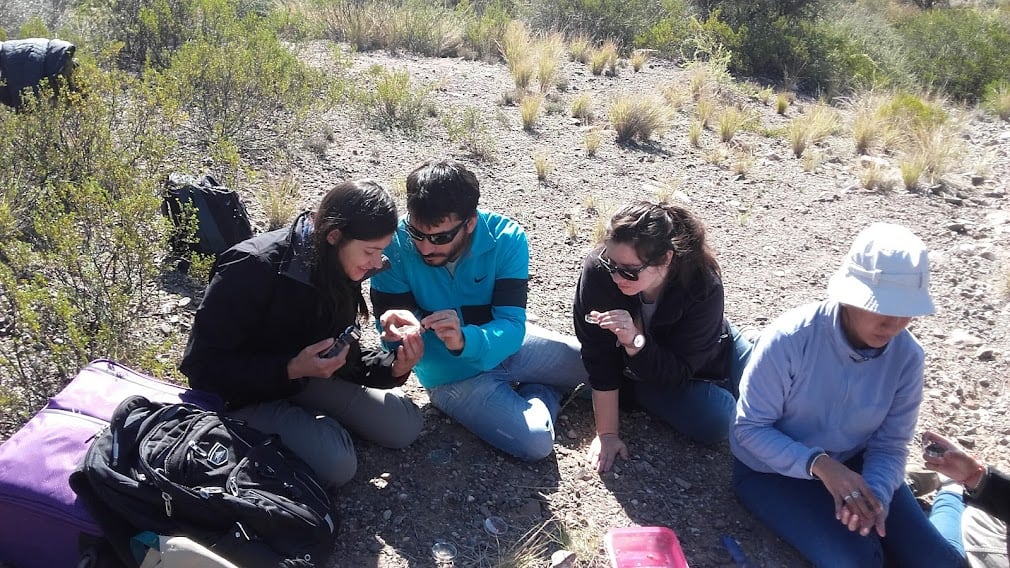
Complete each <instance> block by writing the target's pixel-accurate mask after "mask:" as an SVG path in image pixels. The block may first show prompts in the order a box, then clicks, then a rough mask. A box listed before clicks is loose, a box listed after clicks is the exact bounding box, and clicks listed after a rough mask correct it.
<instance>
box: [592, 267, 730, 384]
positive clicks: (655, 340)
mask: <svg viewBox="0 0 1010 568" xmlns="http://www.w3.org/2000/svg"><path fill="white" fill-rule="evenodd" d="M601 250H602V248H599V249H597V250H594V251H593V252H591V253H590V254H589V255H588V256H587V257H586V259H585V261H584V262H583V265H582V275H581V276H580V277H579V283H578V288H577V289H576V293H575V306H574V310H573V311H574V317H575V333H576V335H578V337H579V341H581V342H582V362H583V364H584V365H585V366H586V371H587V372H588V373H589V383H590V385H591V386H592V387H593V389H595V390H603V391H608V390H614V389H617V388H620V387H622V386H629V381H630V384H631V385H633V383H634V381H649V382H659V383H663V384H666V385H669V386H671V387H677V386H680V385H684V384H685V383H686V382H687V381H688V380H690V379H710V380H723V379H725V378H726V377H727V375H728V374H729V361H730V355H731V350H732V349H733V340H732V337H730V335H729V324H728V323H727V322H726V320H725V318H724V316H723V288H722V281H721V280H719V278H718V277H717V276H716V275H715V274H709V275H708V277H705V278H697V279H695V281H694V283H693V285H692V289H690V290H687V289H684V288H683V287H682V286H681V285H680V283H679V281H677V280H676V279H671V280H670V282H668V283H667V285H666V288H665V289H664V290H663V293H662V294H661V295H660V296H659V299H658V304H657V306H656V312H655V314H653V316H652V320H651V322H650V324H649V328H648V329H647V330H645V336H646V342H645V347H644V348H642V350H641V351H639V352H638V353H637V354H636V355H635V356H634V357H628V355H627V353H626V352H625V350H624V348H623V347H621V346H619V345H618V344H617V341H616V338H615V336H614V334H613V333H611V332H610V331H607V330H605V329H602V328H600V327H599V326H597V325H595V324H591V323H587V322H586V321H585V314H587V313H589V312H591V311H593V310H596V311H599V312H605V311H609V310H615V309H622V310H627V311H628V312H630V313H631V315H632V316H634V317H636V318H639V321H641V302H640V301H639V299H638V297H637V296H626V295H624V294H623V293H621V291H620V289H618V288H617V285H616V284H615V283H614V281H613V279H612V278H611V276H610V273H608V272H607V271H606V269H604V268H603V267H602V266H601V265H600V263H599V262H598V261H597V257H598V256H599V253H600V251H601Z"/></svg>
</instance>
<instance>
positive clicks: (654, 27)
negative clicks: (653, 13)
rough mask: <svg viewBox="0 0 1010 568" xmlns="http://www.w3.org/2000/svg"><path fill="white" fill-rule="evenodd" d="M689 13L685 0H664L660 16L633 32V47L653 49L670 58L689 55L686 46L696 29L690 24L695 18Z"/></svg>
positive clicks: (688, 5)
mask: <svg viewBox="0 0 1010 568" xmlns="http://www.w3.org/2000/svg"><path fill="white" fill-rule="evenodd" d="M691 13H692V11H691V7H690V4H689V3H688V2H686V1H685V0H664V1H663V15H662V17H660V18H659V20H657V21H656V22H654V23H652V24H651V25H649V26H648V27H647V28H645V29H644V31H639V32H637V33H636V34H635V36H634V40H633V41H634V45H635V47H637V48H641V49H655V50H656V51H658V52H659V53H660V54H661V55H663V56H664V57H667V58H670V59H676V58H681V57H689V56H690V55H691V54H690V53H689V51H690V49H688V46H689V45H690V43H691V37H692V36H693V35H694V34H695V32H696V29H697V28H696V27H694V26H693V25H692V23H693V22H694V21H695V20H694V19H693V18H692V16H691Z"/></svg>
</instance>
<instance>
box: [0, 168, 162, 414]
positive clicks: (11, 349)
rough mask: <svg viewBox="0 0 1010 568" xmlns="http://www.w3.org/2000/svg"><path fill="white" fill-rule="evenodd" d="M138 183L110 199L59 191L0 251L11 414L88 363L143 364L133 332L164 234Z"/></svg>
mask: <svg viewBox="0 0 1010 568" xmlns="http://www.w3.org/2000/svg"><path fill="white" fill-rule="evenodd" d="M137 181H138V184H137V185H136V186H135V188H133V190H132V191H131V192H130V193H129V194H119V195H115V194H114V193H113V192H110V191H108V190H106V189H105V188H102V187H101V186H100V185H99V184H98V183H97V182H95V181H93V180H89V181H85V182H84V183H82V184H81V185H60V186H59V187H57V188H54V190H53V192H52V193H51V194H50V199H49V200H47V201H45V202H42V203H39V204H38V205H37V206H36V208H35V209H34V210H33V211H32V214H31V216H30V218H29V222H30V223H31V226H32V232H33V235H32V237H31V238H30V239H9V240H5V241H4V242H3V243H2V244H0V255H2V258H3V262H2V263H0V298H2V299H3V304H2V305H0V310H2V312H3V313H4V314H5V315H6V316H7V321H12V322H13V329H11V330H9V331H10V333H11V336H10V337H9V338H8V339H9V340H10V341H5V342H3V343H0V345H2V347H0V369H2V370H3V373H0V375H3V376H4V377H6V379H5V381H4V385H3V386H4V387H5V388H4V389H2V390H6V391H7V392H9V393H10V392H16V393H18V395H17V397H16V399H15V400H14V401H12V402H13V403H14V407H15V408H13V409H12V410H14V412H16V413H18V414H21V415H22V416H25V417H27V416H30V413H31V412H32V411H34V410H37V409H38V407H40V406H42V404H43V403H44V402H45V399H46V398H47V397H48V396H51V395H52V394H53V393H55V392H56V391H57V390H59V388H61V387H62V386H63V385H64V384H66V382H67V381H68V380H69V379H70V378H71V377H73V375H74V374H75V373H76V372H77V370H78V369H80V368H81V367H82V366H83V365H84V364H86V363H87V362H88V361H89V360H92V359H94V358H96V357H109V358H112V359H115V360H117V361H121V362H123V363H125V364H133V365H137V364H141V363H144V364H145V366H146V365H148V364H149V361H148V360H147V359H148V357H149V355H150V353H149V352H148V349H147V347H148V346H150V345H151V343H152V342H151V340H149V339H145V337H144V335H143V334H142V333H141V330H140V329H139V328H140V325H139V324H140V322H142V321H144V318H143V316H145V315H147V314H148V312H149V310H150V309H151V306H152V304H153V303H155V302H154V300H155V296H154V292H155V290H156V289H155V287H154V286H152V283H153V282H154V281H155V278H156V277H157V275H158V274H159V272H160V266H159V263H160V260H161V258H162V255H163V253H164V249H165V243H166V235H167V231H166V222H165V220H164V219H163V218H162V217H161V214H160V212H159V206H160V198H159V197H157V196H158V192H157V191H155V189H154V187H153V185H154V184H153V182H152V181H151V180H137ZM5 215H10V211H3V212H0V216H5ZM8 380H9V381H11V382H10V383H7V381H8ZM5 410H7V409H5ZM6 413H7V412H5V414H6Z"/></svg>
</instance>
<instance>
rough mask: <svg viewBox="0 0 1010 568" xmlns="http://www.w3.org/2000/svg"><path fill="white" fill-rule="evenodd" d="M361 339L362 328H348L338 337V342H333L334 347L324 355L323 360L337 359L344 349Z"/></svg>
mask: <svg viewBox="0 0 1010 568" xmlns="http://www.w3.org/2000/svg"><path fill="white" fill-rule="evenodd" d="M359 339H361V328H360V327H358V326H357V325H356V324H351V325H349V326H347V329H345V330H344V331H343V333H341V334H340V335H338V336H337V340H336V341H334V342H333V347H330V349H329V350H328V351H327V352H326V353H323V358H324V359H328V358H330V357H335V356H336V355H337V354H339V353H340V352H341V351H342V350H343V349H344V346H345V345H350V344H352V343H354V342H355V341H357V340H359Z"/></svg>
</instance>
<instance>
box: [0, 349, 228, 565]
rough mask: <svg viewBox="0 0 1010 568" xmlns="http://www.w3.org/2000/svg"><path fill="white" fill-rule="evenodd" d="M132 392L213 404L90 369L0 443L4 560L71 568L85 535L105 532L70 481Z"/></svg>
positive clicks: (127, 374) (118, 371) (106, 368)
mask: <svg viewBox="0 0 1010 568" xmlns="http://www.w3.org/2000/svg"><path fill="white" fill-rule="evenodd" d="M133 394H139V395H143V396H146V397H147V398H149V399H150V400H156V401H164V402H178V401H179V400H180V398H183V399H186V400H187V401H188V402H195V403H197V404H201V405H202V406H213V402H212V401H211V400H210V399H207V398H206V397H207V395H206V394H203V393H192V392H191V391H184V390H183V389H182V388H180V387H177V386H175V385H171V384H168V383H164V382H161V381H158V380H155V379H153V378H151V377H148V376H146V375H142V374H140V373H138V372H136V371H133V370H132V369H128V368H126V367H123V366H121V365H118V364H116V363H113V362H112V361H107V360H101V359H100V360H98V361H94V362H92V363H90V364H88V366H87V367H85V368H84V369H83V370H81V372H80V373H78V375H77V376H76V377H74V380H73V381H71V382H70V384H68V385H67V386H66V388H64V389H63V390H62V391H60V392H59V394H57V395H56V396H54V397H53V398H51V399H50V400H49V403H48V404H47V405H46V407H45V408H43V409H42V410H41V411H40V412H39V413H38V414H36V415H35V416H34V417H33V418H32V419H31V420H30V421H29V422H28V423H27V424H25V425H24V427H22V428H21V429H20V430H18V431H17V432H15V433H14V435H13V436H11V438H10V439H8V440H7V441H6V442H4V443H3V445H0V561H7V562H11V563H13V564H15V565H16V566H18V567H20V568H34V567H38V568H43V567H45V568H52V567H57V568H59V567H63V566H74V565H75V564H76V562H77V558H78V538H79V537H80V535H81V534H82V533H84V534H89V535H100V534H101V531H100V530H99V528H98V526H97V525H96V524H95V522H94V520H92V518H91V515H90V514H89V513H88V512H87V510H86V509H85V508H84V506H83V505H82V504H80V503H79V502H78V500H77V495H75V494H74V492H73V491H72V490H71V489H70V485H69V484H68V483H67V478H68V477H69V476H70V473H71V472H72V471H74V469H76V468H77V466H78V464H79V463H80V461H81V459H82V458H83V457H84V452H85V451H86V450H87V449H88V446H89V445H90V444H91V441H92V440H93V439H94V437H95V435H96V434H97V433H98V432H99V431H100V430H101V429H102V428H104V427H105V425H106V424H107V423H108V419H109V418H110V417H111V416H112V411H113V410H115V408H116V405H117V404H119V401H121V400H122V399H124V398H126V397H127V396H129V395H133ZM194 395H195V396H194Z"/></svg>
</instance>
